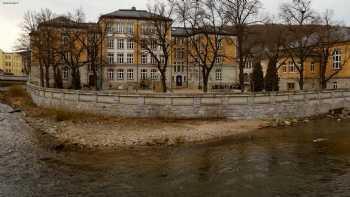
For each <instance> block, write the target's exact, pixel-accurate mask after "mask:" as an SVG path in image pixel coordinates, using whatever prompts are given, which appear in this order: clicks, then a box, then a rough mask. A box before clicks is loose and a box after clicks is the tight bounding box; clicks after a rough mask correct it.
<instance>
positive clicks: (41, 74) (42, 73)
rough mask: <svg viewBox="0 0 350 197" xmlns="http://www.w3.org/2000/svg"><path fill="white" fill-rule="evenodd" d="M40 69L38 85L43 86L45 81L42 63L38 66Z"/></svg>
mask: <svg viewBox="0 0 350 197" xmlns="http://www.w3.org/2000/svg"><path fill="white" fill-rule="evenodd" d="M39 69H40V86H41V87H45V82H44V68H43V66H42V65H40V66H39Z"/></svg>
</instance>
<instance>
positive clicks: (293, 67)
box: [288, 62, 297, 73]
mask: <svg viewBox="0 0 350 197" xmlns="http://www.w3.org/2000/svg"><path fill="white" fill-rule="evenodd" d="M296 71H297V69H296V67H295V65H294V63H293V62H289V64H288V72H291V73H294V72H296Z"/></svg>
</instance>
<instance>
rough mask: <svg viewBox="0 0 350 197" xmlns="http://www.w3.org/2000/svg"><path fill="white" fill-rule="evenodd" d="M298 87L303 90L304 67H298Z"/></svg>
mask: <svg viewBox="0 0 350 197" xmlns="http://www.w3.org/2000/svg"><path fill="white" fill-rule="evenodd" d="M299 88H300V90H304V69H300V78H299Z"/></svg>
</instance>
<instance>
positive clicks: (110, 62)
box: [108, 53, 114, 64]
mask: <svg viewBox="0 0 350 197" xmlns="http://www.w3.org/2000/svg"><path fill="white" fill-rule="evenodd" d="M108 63H109V64H114V54H113V53H108Z"/></svg>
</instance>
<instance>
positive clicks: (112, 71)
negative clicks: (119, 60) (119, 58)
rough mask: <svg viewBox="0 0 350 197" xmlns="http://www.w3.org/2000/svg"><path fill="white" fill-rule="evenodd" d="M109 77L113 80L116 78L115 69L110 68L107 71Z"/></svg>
mask: <svg viewBox="0 0 350 197" xmlns="http://www.w3.org/2000/svg"><path fill="white" fill-rule="evenodd" d="M107 79H108V80H110V81H112V80H114V70H113V69H108V71H107Z"/></svg>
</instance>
